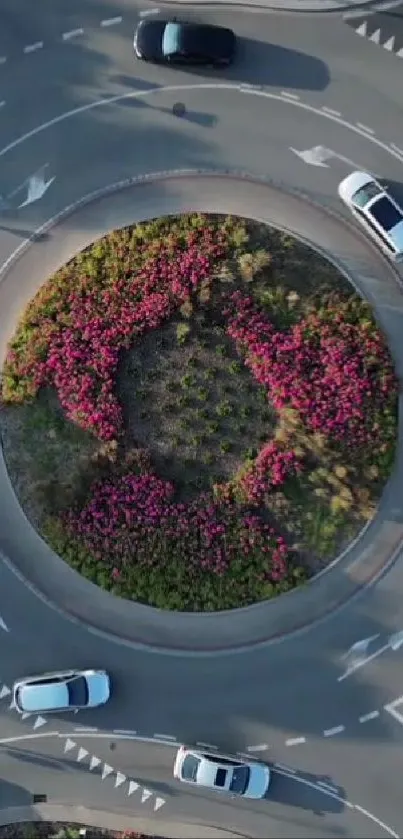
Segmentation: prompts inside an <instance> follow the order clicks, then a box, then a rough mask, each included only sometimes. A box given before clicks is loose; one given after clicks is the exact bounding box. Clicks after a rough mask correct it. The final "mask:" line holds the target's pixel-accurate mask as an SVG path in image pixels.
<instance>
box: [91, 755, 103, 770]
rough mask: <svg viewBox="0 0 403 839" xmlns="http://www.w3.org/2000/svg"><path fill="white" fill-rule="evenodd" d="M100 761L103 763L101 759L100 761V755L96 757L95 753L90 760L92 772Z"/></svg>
mask: <svg viewBox="0 0 403 839" xmlns="http://www.w3.org/2000/svg"><path fill="white" fill-rule="evenodd" d="M100 763H101V761H100V759H99V757H96V756H95V755H92V757H91V760H90V772H92V770H93V769H95V767H96V766H99V764H100Z"/></svg>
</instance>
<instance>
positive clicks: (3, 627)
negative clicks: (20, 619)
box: [0, 618, 10, 632]
mask: <svg viewBox="0 0 403 839" xmlns="http://www.w3.org/2000/svg"><path fill="white" fill-rule="evenodd" d="M0 627H1V629H4V632H9V631H10V630H9V628H8V626H7V625H6V624H5V623H4V621H3V618H0Z"/></svg>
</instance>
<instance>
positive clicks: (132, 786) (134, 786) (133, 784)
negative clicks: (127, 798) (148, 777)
mask: <svg viewBox="0 0 403 839" xmlns="http://www.w3.org/2000/svg"><path fill="white" fill-rule="evenodd" d="M138 788H139V785H138V783H137V782H136V781H130V782H129V791H128V793H127V794H128V795H133V793H134V792H136V790H137V789H138Z"/></svg>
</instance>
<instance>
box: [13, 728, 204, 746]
mask: <svg viewBox="0 0 403 839" xmlns="http://www.w3.org/2000/svg"><path fill="white" fill-rule="evenodd" d="M56 735H57V736H58V737H65V736H66V735H65V734H60V733H59V732H58V731H57V732H56ZM74 737H76V738H79V737H80V738H81V737H85V738H88V739H90V738H98V739H99V740H114V739H115V740H136V741H138V742H139V743H155V745H157V746H170V747H171V749H172V748H176V747H177V745H178V744H177V742H174V741H173V740H158V739H157V738H156V737H141V735H139V734H123V733H121V734H118V732H117V731H74ZM0 744H1V740H0ZM209 748H210V749H212V748H214V749H216V748H217V746H209Z"/></svg>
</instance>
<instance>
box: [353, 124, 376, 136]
mask: <svg viewBox="0 0 403 839" xmlns="http://www.w3.org/2000/svg"><path fill="white" fill-rule="evenodd" d="M357 128H361V131H365V132H366V134H375V131H374V129H373V128H369V127H368V125H363V124H362V122H357Z"/></svg>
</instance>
